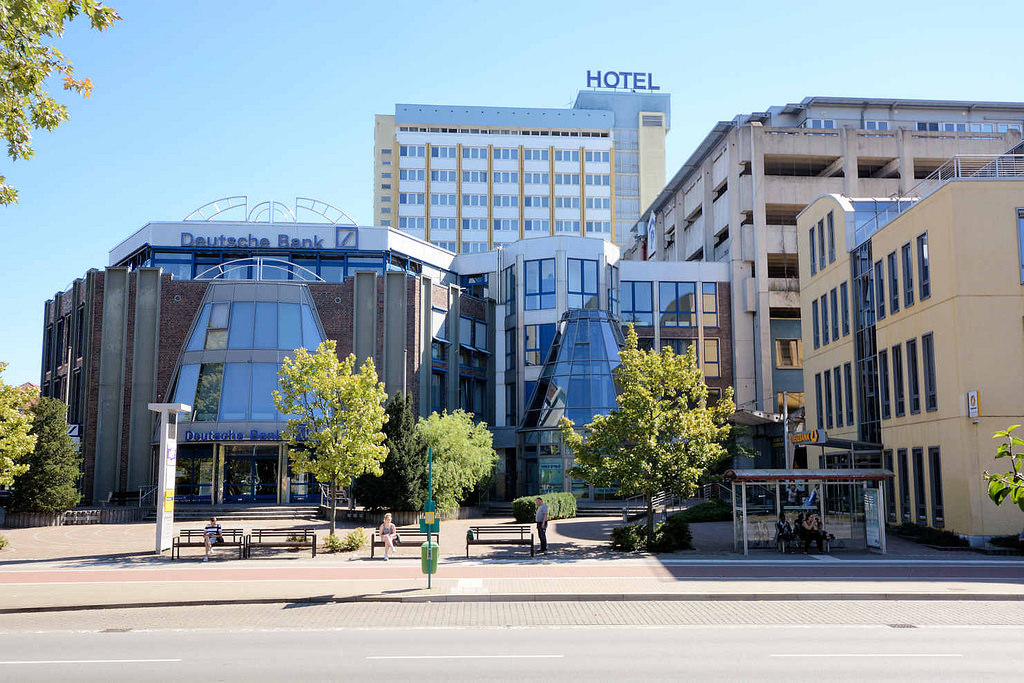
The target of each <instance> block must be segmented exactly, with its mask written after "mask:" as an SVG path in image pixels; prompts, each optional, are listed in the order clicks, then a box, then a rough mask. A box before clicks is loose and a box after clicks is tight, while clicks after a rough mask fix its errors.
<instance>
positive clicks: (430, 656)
mask: <svg viewBox="0 0 1024 683" xmlns="http://www.w3.org/2000/svg"><path fill="white" fill-rule="evenodd" d="M563 657H565V655H378V656H369V657H367V659H562V658H563Z"/></svg>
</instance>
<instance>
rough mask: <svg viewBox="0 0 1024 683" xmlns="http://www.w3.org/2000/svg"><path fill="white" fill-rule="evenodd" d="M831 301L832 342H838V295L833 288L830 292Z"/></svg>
mask: <svg viewBox="0 0 1024 683" xmlns="http://www.w3.org/2000/svg"><path fill="white" fill-rule="evenodd" d="M831 301H832V341H838V340H839V294H838V292H837V290H836V288H835V287H833V288H832V292H831Z"/></svg>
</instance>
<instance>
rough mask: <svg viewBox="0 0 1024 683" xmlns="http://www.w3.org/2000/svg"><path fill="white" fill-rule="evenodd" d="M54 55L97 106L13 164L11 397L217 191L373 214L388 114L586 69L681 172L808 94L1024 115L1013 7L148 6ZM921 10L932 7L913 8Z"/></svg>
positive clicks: (8, 296)
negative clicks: (61, 305) (93, 281)
mask: <svg viewBox="0 0 1024 683" xmlns="http://www.w3.org/2000/svg"><path fill="white" fill-rule="evenodd" d="M107 2H108V4H111V5H113V6H115V7H117V8H118V9H119V10H120V12H121V15H122V16H123V17H124V21H122V22H119V23H118V24H117V26H116V27H115V28H114V29H112V30H111V31H108V32H106V33H103V34H99V33H96V32H94V31H89V30H87V29H86V25H85V24H84V23H81V22H78V23H79V24H80V25H77V26H74V27H72V28H71V30H70V31H69V32H68V33H67V35H66V36H65V37H64V38H63V39H62V40H60V41H59V42H58V46H59V48H60V49H61V50H63V51H64V52H65V54H66V55H67V56H68V57H69V58H70V59H71V60H72V61H73V62H74V64H75V67H76V73H77V74H78V75H79V76H88V77H90V78H91V79H92V80H93V83H94V84H95V90H94V93H93V96H92V98H91V99H89V100H82V99H80V98H72V97H66V98H64V99H66V100H67V101H68V102H69V103H70V105H71V121H70V122H69V123H67V124H65V125H63V126H62V127H60V128H59V129H58V130H57V131H55V132H53V133H44V132H40V133H37V134H36V135H35V138H34V139H35V149H36V157H35V158H34V159H32V160H30V161H27V162H18V163H15V164H12V163H9V161H8V160H7V158H6V157H0V169H3V172H4V174H5V175H6V176H7V178H8V181H9V182H10V183H12V184H14V186H15V187H17V188H18V189H19V190H20V193H21V201H20V203H19V204H18V205H17V206H15V207H11V208H0V235H2V240H3V254H2V258H3V259H4V267H3V268H0V292H2V298H0V302H2V304H0V305H2V306H3V311H2V313H3V315H2V317H0V319H2V320H3V328H2V329H3V334H2V337H0V360H6V361H8V362H9V363H10V364H11V365H10V368H9V369H8V371H7V373H6V374H5V377H4V379H5V380H6V381H7V382H13V383H21V382H25V381H32V382H38V381H39V358H40V344H41V337H42V333H41V320H42V307H43V302H44V300H45V299H47V298H48V297H51V296H53V294H54V293H55V292H58V291H61V290H63V289H64V288H65V287H66V286H67V285H68V284H69V283H70V282H71V281H72V280H73V279H74V278H75V277H80V276H81V275H82V274H83V273H84V272H85V271H86V270H87V269H88V268H90V267H98V268H102V267H103V266H105V265H106V264H107V252H108V251H109V249H110V248H111V247H113V246H114V245H115V244H117V243H118V242H119V241H121V240H122V239H123V238H125V237H126V236H128V235H129V234H131V233H132V232H134V231H135V230H137V229H138V228H139V227H141V226H142V225H143V224H145V223H146V222H147V221H151V220H178V219H181V218H184V217H185V215H186V214H188V213H189V212H190V211H191V210H193V209H194V208H197V207H199V206H200V205H202V204H204V203H206V202H207V201H210V200H212V199H216V198H218V197H222V196H226V195H235V194H245V195H248V196H249V198H250V203H254V202H256V201H262V200H265V199H279V200H281V201H283V202H285V203H290V202H292V201H293V199H294V198H295V197H296V196H306V197H316V198H319V199H323V200H325V201H328V202H330V203H332V204H335V205H337V206H339V207H341V208H342V209H345V210H346V211H347V212H348V213H349V214H351V215H352V216H353V217H354V218H355V219H356V220H357V221H358V222H360V223H361V224H368V223H369V222H370V221H371V220H372V205H373V194H372V184H371V183H372V178H371V173H372V147H373V115H374V114H377V113H393V112H394V105H395V103H396V102H424V103H436V104H480V105H504V106H536V107H561V106H567V105H569V104H570V103H571V101H572V100H573V98H574V96H575V93H576V90H577V89H579V88H580V87H582V86H585V76H586V71H587V69H600V70H621V71H649V72H652V73H653V74H654V76H655V82H657V83H658V84H660V85H661V86H662V88H663V90H664V91H665V92H668V93H671V95H672V131H671V132H670V133H669V137H668V169H667V171H668V174H669V175H671V174H672V173H673V172H674V171H675V170H676V169H677V168H678V167H679V165H680V164H681V163H682V162H683V161H684V160H685V159H686V157H687V156H688V155H689V154H690V152H691V151H692V150H693V149H694V147H695V146H696V145H697V144H698V143H699V141H700V140H701V139H702V138H703V137H704V135H705V134H706V133H707V132H708V130H709V129H710V128H711V127H712V126H713V125H714V124H715V122H716V121H719V120H723V119H731V118H732V117H733V116H734V115H736V114H738V113H749V112H752V111H763V110H764V109H765V108H767V107H769V106H771V105H776V104H785V103H787V102H798V101H799V100H801V99H802V98H804V97H806V96H810V95H833V96H858V97H861V96H862V97H904V98H930V99H963V100H972V99H980V100H1015V101H1020V100H1024V93H1022V92H1021V84H1022V82H1024V81H1022V78H1021V63H1022V61H1021V53H1020V44H1019V42H1020V41H1019V40H1015V39H1014V36H1015V30H1016V29H1015V28H1014V27H1016V26H1017V24H1018V23H1019V18H1020V5H1019V3H1016V2H1009V1H1000V0H995V1H990V2H987V3H984V5H983V6H978V7H976V8H974V7H972V6H970V5H964V4H963V3H952V2H948V3H947V2H934V1H933V2H931V3H928V4H927V5H926V6H921V5H919V4H916V3H888V2H886V3H873V2H861V3H853V4H850V3H844V4H843V5H842V7H839V6H838V5H835V4H832V5H829V4H824V5H818V6H813V5H809V4H807V3H805V2H801V3H796V2H792V3H790V2H777V3H764V2H757V3H754V2H742V1H741V2H729V3H711V2H709V3H701V4H699V5H695V4H693V3H690V2H655V1H651V0H649V1H648V2H643V3H625V2H621V0H620V1H619V2H597V1H594V2H564V1H555V2H552V1H551V0H547V1H546V2H531V1H520V2H516V3H498V2H487V1H478V2H448V1H436V0H435V1H433V2H423V1H422V0H420V1H418V2H388V3H384V2H374V3H371V2H365V3H355V2H343V1H341V0H338V1H335V2H260V1H258V0H255V1H251V2H226V1H225V2H198V1H196V2H185V1H175V2H153V1H152V0H120V1H118V0H107ZM917 7H921V9H917Z"/></svg>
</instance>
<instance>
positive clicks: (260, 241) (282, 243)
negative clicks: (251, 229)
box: [181, 232, 324, 249]
mask: <svg viewBox="0 0 1024 683" xmlns="http://www.w3.org/2000/svg"><path fill="white" fill-rule="evenodd" d="M181 246H183V247H241V248H243V249H244V248H249V249H253V248H258V249H268V248H270V240H269V239H268V238H266V237H256V236H255V235H253V234H251V233H250V234H249V235H248V236H247V237H228V236H227V235H193V234H192V233H190V232H183V233H181ZM277 247H278V248H281V247H283V248H286V249H323V248H324V241H323V240H322V239H320V238H319V237H303V238H302V239H299V238H297V237H289V236H288V235H278V236H277Z"/></svg>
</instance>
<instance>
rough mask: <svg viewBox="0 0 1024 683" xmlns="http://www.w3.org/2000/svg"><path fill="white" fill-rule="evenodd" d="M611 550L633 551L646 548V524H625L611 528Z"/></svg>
mask: <svg viewBox="0 0 1024 683" xmlns="http://www.w3.org/2000/svg"><path fill="white" fill-rule="evenodd" d="M611 541H612V550H621V551H622V552H624V553H635V552H639V551H642V550H647V525H645V524H627V525H626V526H617V527H615V528H614V529H612V537H611Z"/></svg>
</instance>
